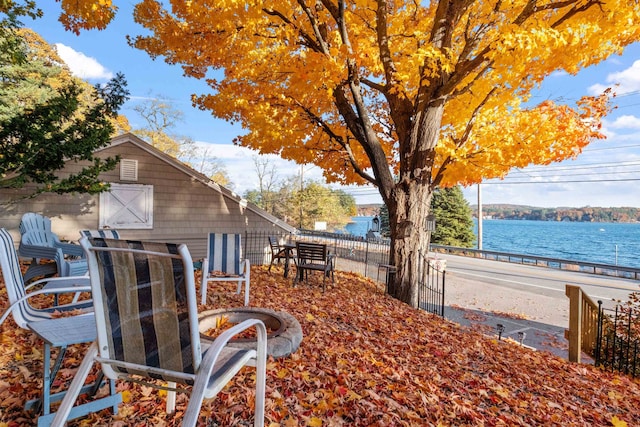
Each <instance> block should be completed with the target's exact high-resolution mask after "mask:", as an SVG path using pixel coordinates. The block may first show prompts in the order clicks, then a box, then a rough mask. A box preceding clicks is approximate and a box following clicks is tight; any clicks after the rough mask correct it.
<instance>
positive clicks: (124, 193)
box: [100, 184, 153, 229]
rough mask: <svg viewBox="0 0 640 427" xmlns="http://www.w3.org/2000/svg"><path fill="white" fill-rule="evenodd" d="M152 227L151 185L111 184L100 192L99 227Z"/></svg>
mask: <svg viewBox="0 0 640 427" xmlns="http://www.w3.org/2000/svg"><path fill="white" fill-rule="evenodd" d="M105 227H108V228H115V229H134V228H138V229H150V228H153V185H140V184H111V190H110V191H108V192H105V193H100V228H105Z"/></svg>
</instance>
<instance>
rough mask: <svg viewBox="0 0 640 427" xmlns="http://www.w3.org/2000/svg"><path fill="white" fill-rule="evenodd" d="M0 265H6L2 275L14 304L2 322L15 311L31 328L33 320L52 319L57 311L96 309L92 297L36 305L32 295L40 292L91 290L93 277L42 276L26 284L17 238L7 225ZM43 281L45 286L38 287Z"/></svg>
mask: <svg viewBox="0 0 640 427" xmlns="http://www.w3.org/2000/svg"><path fill="white" fill-rule="evenodd" d="M0 267H2V277H3V279H4V283H5V287H6V289H7V296H8V297H9V304H10V306H9V307H8V308H7V309H6V310H5V312H4V313H3V314H2V316H0V324H2V323H3V322H4V321H5V320H6V319H7V317H9V315H11V314H13V320H14V321H15V322H16V324H17V325H18V326H19V327H21V328H23V329H28V324H29V322H35V321H38V320H48V319H51V318H53V316H54V312H56V311H58V312H64V311H72V310H78V309H79V310H81V311H86V312H90V311H93V303H92V302H91V300H84V301H76V302H73V303H69V304H63V305H51V307H45V308H36V307H34V306H32V305H31V304H29V299H30V298H32V297H34V296H36V295H41V294H52V295H59V294H65V293H66V294H68V293H74V294H78V293H80V292H84V291H90V290H91V289H90V287H89V278H88V277H87V276H81V277H53V278H46V279H42V280H38V281H35V282H33V283H31V284H29V285H28V286H25V283H24V279H23V276H22V273H21V271H20V261H19V259H18V254H17V253H16V250H15V246H14V242H13V238H12V237H11V234H9V232H8V231H7V230H6V229H4V228H0ZM41 285H44V286H43V287H42V288H40V289H38V287H39V286H41ZM74 300H75V299H74Z"/></svg>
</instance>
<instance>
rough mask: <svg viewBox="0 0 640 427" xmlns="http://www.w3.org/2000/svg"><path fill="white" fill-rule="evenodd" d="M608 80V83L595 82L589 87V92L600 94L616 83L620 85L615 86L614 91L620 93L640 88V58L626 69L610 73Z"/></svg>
mask: <svg viewBox="0 0 640 427" xmlns="http://www.w3.org/2000/svg"><path fill="white" fill-rule="evenodd" d="M606 82H607V83H608V84H607V85H603V84H595V85H593V86H591V87H589V93H591V94H592V95H596V94H600V93H602V91H603V90H604V89H606V88H608V87H611V86H614V85H618V86H616V87H615V88H614V92H616V94H618V95H622V94H625V93H630V92H635V91H638V90H640V60H637V61H635V62H634V63H633V64H632V65H631V67H629V68H627V69H626V70H623V71H620V72H618V73H611V74H609V75H608V76H607V79H606Z"/></svg>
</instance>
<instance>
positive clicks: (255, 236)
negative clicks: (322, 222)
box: [242, 230, 389, 280]
mask: <svg viewBox="0 0 640 427" xmlns="http://www.w3.org/2000/svg"><path fill="white" fill-rule="evenodd" d="M269 236H276V237H277V238H278V239H279V240H280V242H286V241H313V242H318V243H325V244H326V245H327V246H328V248H329V251H330V252H331V253H334V254H336V258H337V260H336V269H338V270H341V271H351V272H354V273H360V274H362V275H363V276H367V277H370V278H372V279H376V280H378V279H379V277H380V274H379V271H378V270H379V269H378V267H379V266H380V265H382V264H388V263H389V243H388V242H385V241H383V240H380V241H372V240H366V239H364V238H362V237H358V236H352V235H349V234H338V233H326V232H318V231H310V230H301V231H300V232H299V233H298V234H289V233H280V234H278V233H269V232H265V231H249V232H246V233H245V235H244V236H243V238H244V240H243V244H242V246H243V249H244V256H245V257H246V258H248V259H249V261H250V262H251V264H252V265H264V264H269V263H270V262H271V249H270V247H269V241H268V237H269Z"/></svg>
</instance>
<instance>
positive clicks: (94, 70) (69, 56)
mask: <svg viewBox="0 0 640 427" xmlns="http://www.w3.org/2000/svg"><path fill="white" fill-rule="evenodd" d="M56 49H57V50H58V55H60V58H62V60H63V61H64V62H65V63H66V64H67V65H68V66H69V69H70V70H71V73H73V75H74V76H76V77H79V78H81V79H89V80H109V79H111V78H113V73H112V72H111V71H109V70H107V69H106V68H105V67H103V66H102V65H101V64H100V63H99V62H98V61H97V60H96V59H95V58H91V57H88V56H86V55H85V54H84V53H82V52H77V51H75V50H74V49H73V48H71V47H69V46H66V45H63V44H62V43H56Z"/></svg>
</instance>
